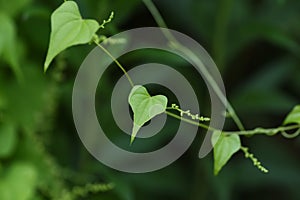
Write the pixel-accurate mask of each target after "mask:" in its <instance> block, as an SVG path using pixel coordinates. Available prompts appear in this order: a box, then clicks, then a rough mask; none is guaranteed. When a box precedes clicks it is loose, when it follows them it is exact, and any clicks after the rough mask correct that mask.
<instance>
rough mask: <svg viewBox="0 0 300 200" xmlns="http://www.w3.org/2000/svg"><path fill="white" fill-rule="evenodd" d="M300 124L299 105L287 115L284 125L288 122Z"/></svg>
mask: <svg viewBox="0 0 300 200" xmlns="http://www.w3.org/2000/svg"><path fill="white" fill-rule="evenodd" d="M292 123H296V124H300V105H297V106H295V107H294V108H293V110H292V111H291V112H290V113H289V114H288V115H287V116H286V118H285V120H284V122H283V125H287V124H292Z"/></svg>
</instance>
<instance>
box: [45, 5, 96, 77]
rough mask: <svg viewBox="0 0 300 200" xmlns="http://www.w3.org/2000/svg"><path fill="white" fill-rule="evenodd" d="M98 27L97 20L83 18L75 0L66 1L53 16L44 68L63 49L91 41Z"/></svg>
mask: <svg viewBox="0 0 300 200" xmlns="http://www.w3.org/2000/svg"><path fill="white" fill-rule="evenodd" d="M98 29H99V24H98V22H97V21H95V20H91V19H86V20H84V19H82V17H81V15H80V12H79V9H78V6H77V4H76V3H75V2H74V1H66V2H64V3H63V4H62V5H61V6H60V7H59V8H57V9H56V10H55V11H54V12H53V14H52V16H51V35H50V44H49V49H48V53H47V57H46V61H45V64H44V70H45V71H46V70H47V68H48V67H49V65H50V63H51V61H52V60H53V58H54V57H55V56H56V55H57V54H59V53H60V52H61V51H63V50H65V49H66V48H68V47H71V46H74V45H78V44H86V43H88V42H90V41H91V40H92V38H93V35H94V34H95V33H96V32H97V30H98Z"/></svg>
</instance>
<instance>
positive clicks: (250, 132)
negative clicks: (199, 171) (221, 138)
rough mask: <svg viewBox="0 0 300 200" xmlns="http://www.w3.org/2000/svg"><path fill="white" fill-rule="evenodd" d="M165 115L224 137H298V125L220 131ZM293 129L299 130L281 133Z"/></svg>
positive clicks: (171, 114) (182, 118)
mask: <svg viewBox="0 0 300 200" xmlns="http://www.w3.org/2000/svg"><path fill="white" fill-rule="evenodd" d="M165 113H166V114H167V115H169V116H171V117H174V118H176V119H179V120H182V121H184V122H187V123H189V124H192V125H195V126H199V127H201V128H204V129H206V130H211V131H218V132H222V133H223V134H225V135H230V134H236V135H245V136H246V135H248V136H252V135H257V134H265V135H268V136H273V135H275V134H277V133H279V132H281V134H282V136H284V137H285V138H292V137H296V136H298V135H299V134H300V133H299V132H300V131H299V130H300V125H290V126H279V127H277V128H255V129H253V130H244V131H223V130H220V129H216V128H213V127H211V126H208V125H206V124H203V123H199V122H196V121H193V120H191V119H188V118H184V117H182V116H179V115H176V114H174V113H172V112H169V111H165ZM295 129H299V130H298V131H297V132H296V133H295V134H291V135H289V134H286V135H284V134H283V133H285V131H290V130H295Z"/></svg>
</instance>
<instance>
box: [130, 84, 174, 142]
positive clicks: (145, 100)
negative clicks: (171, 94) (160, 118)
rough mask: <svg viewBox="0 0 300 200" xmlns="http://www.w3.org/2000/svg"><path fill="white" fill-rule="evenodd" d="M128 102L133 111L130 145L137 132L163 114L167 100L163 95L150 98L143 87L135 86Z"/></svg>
mask: <svg viewBox="0 0 300 200" xmlns="http://www.w3.org/2000/svg"><path fill="white" fill-rule="evenodd" d="M128 102H129V104H130V106H131V108H132V111H133V128H132V134H131V140H130V144H132V142H133V141H134V139H135V136H136V134H137V132H138V131H139V129H140V128H141V127H142V126H143V125H144V124H145V123H146V122H147V121H149V120H151V119H152V118H153V117H155V116H156V115H159V114H161V113H163V112H165V110H166V108H167V103H168V99H167V97H165V96H163V95H157V96H153V97H151V96H150V94H149V93H148V92H147V90H146V88H145V87H143V86H141V85H137V86H134V87H133V88H132V90H131V92H130V94H129V97H128Z"/></svg>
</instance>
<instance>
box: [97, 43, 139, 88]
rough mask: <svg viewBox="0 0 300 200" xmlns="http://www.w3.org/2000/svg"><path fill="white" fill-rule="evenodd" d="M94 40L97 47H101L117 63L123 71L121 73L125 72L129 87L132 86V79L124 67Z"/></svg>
mask: <svg viewBox="0 0 300 200" xmlns="http://www.w3.org/2000/svg"><path fill="white" fill-rule="evenodd" d="M94 42H95V44H96V45H97V46H98V47H100V49H102V50H103V51H104V52H105V53H106V54H107V55H108V56H109V57H110V58H111V59H112V60H113V61H114V62H115V63H116V64H117V65H118V67H119V68H120V69H121V70H122V71H123V73H124V74H125V76H126V78H127V79H128V81H129V83H130V85H131V87H134V83H133V81H132V79H131V78H130V76H129V75H128V73H127V71H126V70H125V68H124V67H123V66H122V65H121V63H120V62H119V61H118V60H117V59H116V58H115V57H114V56H113V55H112V54H111V53H110V52H109V51H108V50H107V49H106V48H104V47H103V46H102V45H101V44H99V43H98V42H97V41H94Z"/></svg>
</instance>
